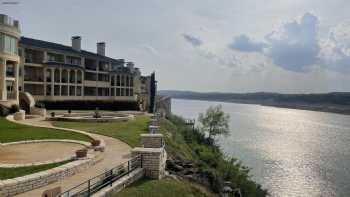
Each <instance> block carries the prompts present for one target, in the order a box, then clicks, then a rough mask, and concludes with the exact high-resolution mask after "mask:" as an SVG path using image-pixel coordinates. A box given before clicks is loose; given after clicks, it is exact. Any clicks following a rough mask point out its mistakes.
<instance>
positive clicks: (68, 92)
mask: <svg viewBox="0 0 350 197" xmlns="http://www.w3.org/2000/svg"><path fill="white" fill-rule="evenodd" d="M67 73H68V78H67V84H68V85H67V94H68V96H69V95H70V69H68V70H67Z"/></svg>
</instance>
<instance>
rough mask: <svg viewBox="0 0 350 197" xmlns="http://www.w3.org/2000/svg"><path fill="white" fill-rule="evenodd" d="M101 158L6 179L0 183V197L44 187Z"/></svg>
mask: <svg viewBox="0 0 350 197" xmlns="http://www.w3.org/2000/svg"><path fill="white" fill-rule="evenodd" d="M100 159H101V158H98V157H97V158H94V159H92V158H87V159H84V160H77V161H74V162H71V163H68V164H65V165H62V166H59V167H56V168H53V169H50V170H46V171H42V172H38V173H35V174H31V175H27V176H23V177H18V178H13V179H7V180H4V181H0V197H8V196H14V195H16V194H20V193H23V192H26V191H31V190H33V189H36V188H39V187H43V186H46V185H48V184H51V183H53V182H56V181H59V180H61V179H64V178H65V177H69V176H72V175H74V174H77V173H79V172H82V171H84V170H86V169H88V168H89V167H91V166H92V165H95V163H97V162H98V161H100Z"/></svg>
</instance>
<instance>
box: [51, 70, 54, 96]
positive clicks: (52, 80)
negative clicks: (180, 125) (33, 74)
mask: <svg viewBox="0 0 350 197" xmlns="http://www.w3.org/2000/svg"><path fill="white" fill-rule="evenodd" d="M51 96H52V97H53V96H55V69H54V68H52V69H51Z"/></svg>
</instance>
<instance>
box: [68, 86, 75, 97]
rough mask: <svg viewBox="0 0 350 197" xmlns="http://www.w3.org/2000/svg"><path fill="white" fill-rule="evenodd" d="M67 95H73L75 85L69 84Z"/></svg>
mask: <svg viewBox="0 0 350 197" xmlns="http://www.w3.org/2000/svg"><path fill="white" fill-rule="evenodd" d="M69 96H75V86H69Z"/></svg>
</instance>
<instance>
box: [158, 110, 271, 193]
mask: <svg viewBox="0 0 350 197" xmlns="http://www.w3.org/2000/svg"><path fill="white" fill-rule="evenodd" d="M169 120H170V122H171V123H172V124H173V126H172V128H170V127H169V128H166V129H165V130H168V129H173V130H175V132H172V136H174V134H176V138H177V139H176V141H174V140H173V139H172V140H169V141H171V143H170V144H169V143H167V146H175V147H176V145H177V144H178V143H177V142H180V141H181V138H182V139H183V140H184V141H185V142H186V144H185V145H182V146H189V148H188V150H190V151H191V152H192V153H191V154H190V155H192V158H191V159H192V160H194V162H195V163H196V164H197V165H198V167H199V170H200V173H201V175H202V176H204V177H206V178H207V179H208V182H209V184H210V188H211V189H212V191H214V192H217V193H219V192H220V191H222V187H223V185H224V184H223V183H224V182H226V181H228V182H230V183H231V185H230V186H231V187H232V188H240V190H241V193H242V195H243V196H248V197H249V196H252V197H253V196H254V197H255V196H262V197H264V196H267V194H268V193H267V191H266V190H264V189H262V188H261V186H260V185H259V184H257V183H255V182H254V181H253V180H252V179H251V177H250V175H249V168H247V167H245V166H243V165H242V163H241V162H240V161H238V160H237V159H235V158H232V157H226V156H225V155H224V154H223V153H222V152H221V151H220V148H219V147H218V146H215V145H214V146H213V145H209V143H208V141H207V139H206V137H205V135H204V134H203V133H201V132H200V131H199V130H198V129H192V128H190V127H188V126H187V125H185V121H184V120H183V119H182V118H181V117H178V116H171V117H170V118H169ZM162 129H163V128H162ZM167 146H166V147H167ZM168 149H169V148H168ZM174 149H175V150H177V151H173V152H171V153H173V154H175V156H173V157H177V155H179V154H181V151H182V149H180V148H174ZM171 153H170V154H171ZM186 155H189V154H186Z"/></svg>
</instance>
